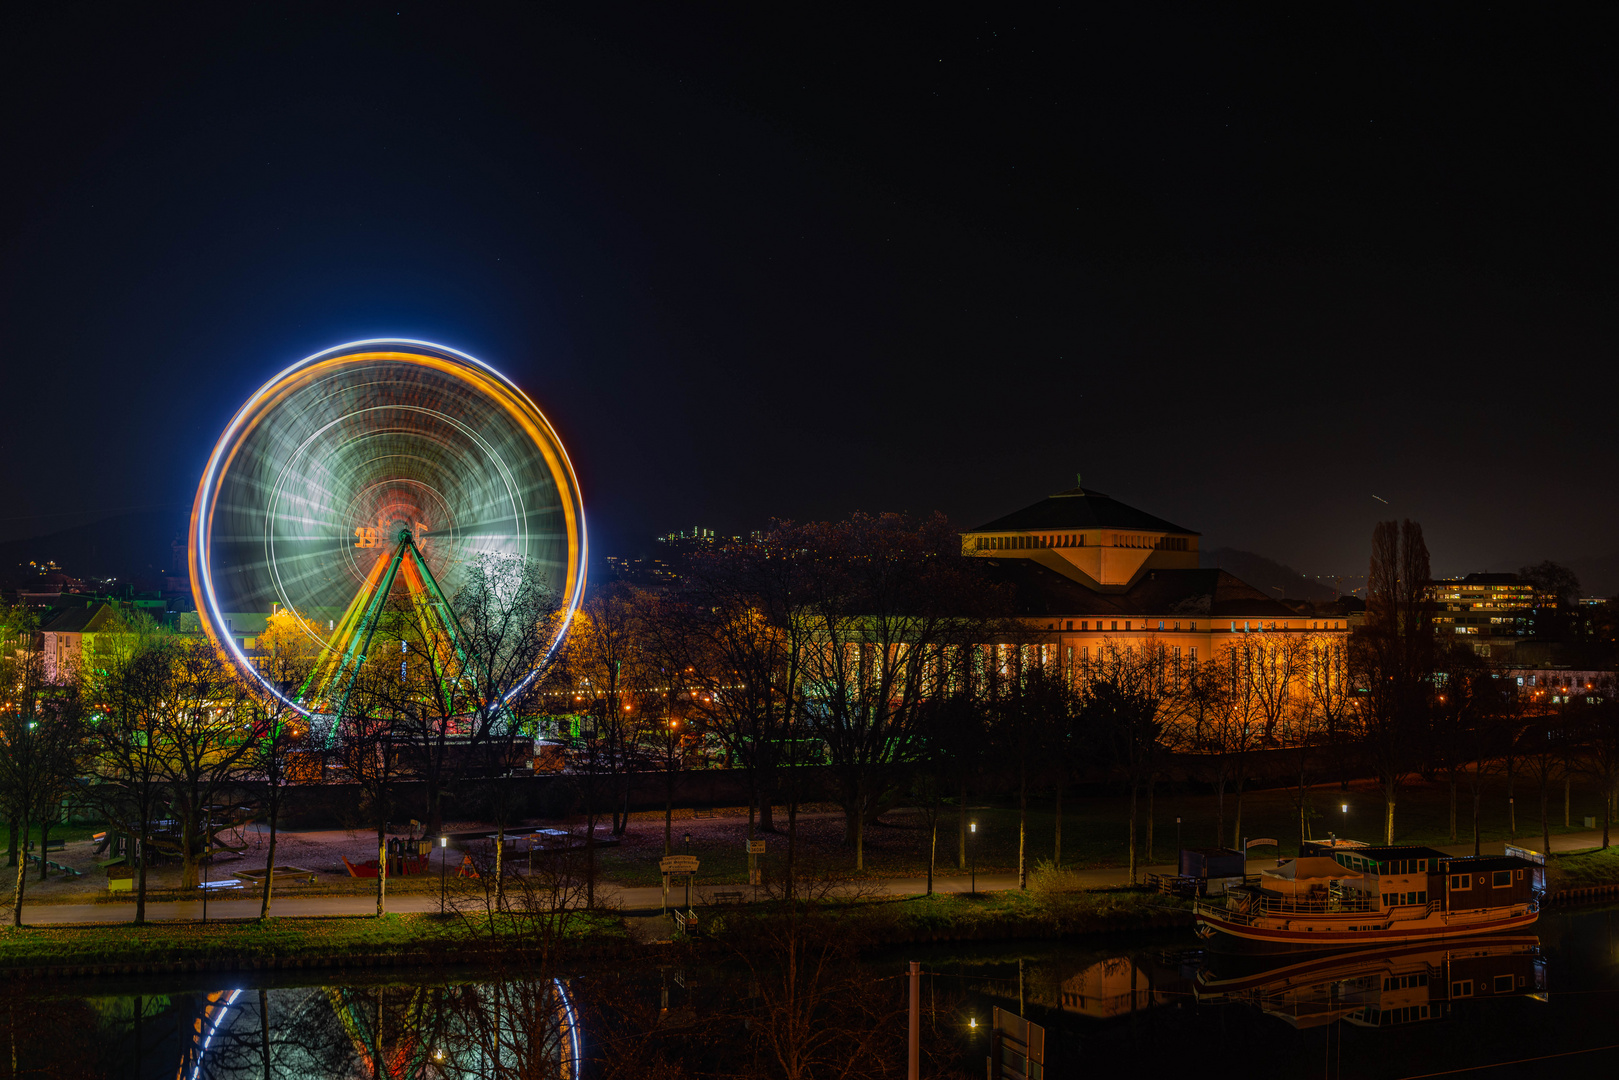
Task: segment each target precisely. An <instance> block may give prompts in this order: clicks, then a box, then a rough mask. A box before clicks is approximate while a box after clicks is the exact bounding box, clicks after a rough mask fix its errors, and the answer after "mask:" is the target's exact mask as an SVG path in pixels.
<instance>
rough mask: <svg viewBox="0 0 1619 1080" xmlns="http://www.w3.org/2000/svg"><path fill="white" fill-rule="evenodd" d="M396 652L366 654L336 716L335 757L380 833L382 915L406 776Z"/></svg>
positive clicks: (379, 905)
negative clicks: (392, 824) (398, 793)
mask: <svg viewBox="0 0 1619 1080" xmlns="http://www.w3.org/2000/svg"><path fill="white" fill-rule="evenodd" d="M392 660H393V657H391V656H388V657H386V658H378V657H376V656H373V657H370V658H366V659H365V660H364V662H363V663H362V664H361V665H360V667H359V670H358V671H356V672H355V676H354V688H353V690H352V691H351V692H350V693H349V696H348V702H347V705H346V707H345V709H344V711H343V715H341V716H339V717H337V718H336V730H335V739H334V747H333V751H332V753H333V757H334V758H335V761H336V764H337V767H338V769H339V771H340V772H341V773H342V775H343V777H344V778H345V779H347V780H348V781H349V782H350V783H352V784H354V785H356V786H357V787H358V788H359V789H360V793H361V808H362V810H363V811H365V812H367V814H368V816H369V817H370V818H371V823H372V825H373V826H374V827H375V828H376V834H377V917H378V918H381V917H382V916H383V915H384V914H385V913H386V912H387V909H388V906H387V905H388V822H389V819H390V817H391V815H392V814H393V811H394V805H393V804H394V793H395V789H396V788H397V787H398V784H399V781H400V780H401V779H402V778H403V769H402V767H401V761H400V747H401V744H402V743H403V742H404V739H403V738H402V737H401V736H400V731H401V729H402V728H403V726H404V725H402V724H401V723H400V722H399V713H398V711H397V710H398V708H399V698H398V693H397V679H398V676H397V674H396V673H395V671H394V669H393V667H392Z"/></svg>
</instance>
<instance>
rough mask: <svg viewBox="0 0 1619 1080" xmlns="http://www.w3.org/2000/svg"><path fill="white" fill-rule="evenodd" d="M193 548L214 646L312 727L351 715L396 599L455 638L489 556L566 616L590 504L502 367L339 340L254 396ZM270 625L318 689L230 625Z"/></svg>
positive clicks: (206, 490) (230, 440)
mask: <svg viewBox="0 0 1619 1080" xmlns="http://www.w3.org/2000/svg"><path fill="white" fill-rule="evenodd" d="M188 546H189V549H190V562H191V583H192V592H193V594H194V595H195V597H196V602H197V611H198V613H199V615H200V617H201V619H202V623H203V627H204V629H205V630H206V632H207V633H208V635H209V637H210V638H211V639H212V640H213V641H214V643H215V644H216V645H217V646H219V647H220V648H221V649H223V650H225V651H226V652H227V654H229V655H230V656H231V657H232V658H233V659H234V660H235V661H236V663H237V664H238V665H239V666H240V667H241V668H242V670H243V671H244V672H246V673H249V674H250V675H251V676H252V677H254V678H255V679H257V680H259V682H260V683H262V684H263V685H264V686H265V687H266V689H268V690H269V691H270V692H272V693H275V694H277V695H278V696H281V697H282V698H283V699H284V700H286V701H288V702H289V704H292V705H293V706H294V707H296V708H298V709H299V710H300V711H302V712H304V713H306V714H312V713H323V714H328V715H329V714H333V713H339V712H341V702H342V700H343V697H344V695H345V693H346V690H345V686H346V685H351V684H352V680H353V674H354V672H355V671H357V670H358V666H359V664H360V663H361V662H363V661H364V659H365V656H364V653H365V650H366V646H367V642H369V640H370V638H371V635H372V634H373V633H374V632H375V629H376V626H377V621H378V619H379V617H380V616H381V614H382V609H383V607H384V605H385V603H386V601H387V598H388V596H389V595H390V593H392V592H393V591H394V590H396V589H399V588H404V589H408V590H409V591H410V592H411V593H412V594H415V595H416V596H417V597H418V598H419V599H422V600H424V601H425V602H427V603H429V604H432V605H435V606H437V607H438V608H439V609H440V610H441V611H443V613H444V615H445V626H446V629H447V630H448V631H449V632H450V633H452V634H453V633H454V626H455V620H454V617H453V615H451V613H450V612H449V604H450V601H451V600H452V599H453V597H454V596H455V595H456V592H457V590H458V589H459V588H460V586H461V585H462V584H463V582H464V581H465V580H466V575H467V573H468V572H469V570H470V569H471V568H472V567H474V566H475V565H476V564H477V562H478V561H479V560H480V558H482V557H485V556H516V557H517V558H520V559H522V560H524V561H525V562H526V563H528V564H529V565H531V566H535V567H537V568H538V569H539V570H540V571H541V572H542V573H543V574H544V576H545V579H546V582H547V584H548V586H549V587H550V589H552V590H553V591H554V592H555V593H556V594H557V596H558V599H559V602H560V604H561V606H562V608H563V610H564V611H565V612H568V613H571V612H572V610H573V609H574V608H575V607H577V605H578V602H579V597H580V595H581V593H582V591H583V589H584V578H585V518H584V505H583V503H582V502H581V501H580V497H579V486H578V483H577V481H576V480H575V478H574V474H573V467H572V465H570V464H569V462H568V456H567V453H566V452H565V451H564V450H563V448H562V443H561V441H560V440H559V439H558V438H557V435H556V432H555V431H554V430H552V428H551V425H550V424H549V422H547V421H546V419H545V417H544V416H543V415H541V413H540V411H539V409H538V408H536V407H535V405H534V403H533V402H532V401H530V400H529V398H528V396H527V395H525V394H524V393H523V392H522V391H521V390H519V389H518V388H517V387H516V386H514V385H513V384H512V383H511V382H510V381H508V380H507V379H506V378H505V377H504V376H502V375H501V374H500V373H499V372H497V371H495V370H494V369H493V368H491V367H489V366H488V365H487V364H484V363H483V362H481V361H479V360H476V359H474V358H473V357H471V356H468V355H466V354H465V353H462V352H457V351H456V350H454V349H450V348H446V347H444V346H442V345H434V344H431V343H429V342H425V341H408V340H386V339H383V340H373V341H357V342H351V343H350V344H347V345H339V346H337V347H336V348H332V349H327V350H325V351H324V352H320V353H316V354H315V355H314V356H311V357H309V358H307V359H305V360H302V361H299V362H298V363H296V364H294V365H292V366H291V367H289V368H287V369H286V370H285V371H283V372H281V373H280V374H279V375H277V376H276V377H275V378H273V379H271V380H270V381H269V382H267V383H265V384H264V386H262V387H260V388H259V390H258V392H257V393H255V394H254V395H253V396H252V397H250V398H249V399H248V400H247V403H246V404H245V405H243V406H242V407H241V409H240V410H239V411H238V412H237V413H236V415H235V416H234V417H233V418H232V419H231V422H230V424H229V425H228V426H227V427H226V428H225V431H224V434H222V435H221V436H220V438H219V441H218V443H217V444H215V446H214V450H213V454H212V456H211V457H210V458H209V460H208V467H207V469H206V470H205V471H204V473H203V476H202V482H201V483H200V484H199V485H198V488H197V497H196V501H195V503H194V505H193V508H192V513H191V527H190V535H189V542H188ZM273 612H284V613H285V618H287V619H290V620H292V625H293V626H295V627H296V629H297V631H299V632H301V633H302V634H303V635H307V638H308V640H309V642H310V643H311V644H312V646H313V647H314V648H315V649H316V650H317V651H318V653H319V657H320V660H319V663H318V665H317V668H316V670H317V672H318V673H319V675H318V678H317V677H312V678H311V679H309V680H306V681H305V682H304V683H303V684H302V685H300V686H298V687H290V686H284V685H279V684H277V683H276V682H274V681H273V680H271V679H270V678H268V677H267V676H266V675H264V674H263V673H261V672H260V671H259V670H258V668H257V667H256V665H255V664H254V663H253V662H252V659H251V658H250V657H249V656H248V655H247V653H246V651H244V649H243V648H242V646H241V644H240V643H239V642H238V640H237V636H236V634H234V633H233V622H236V623H238V624H240V623H241V622H243V621H244V620H249V619H263V618H264V617H265V616H267V615H269V614H271V613H273ZM567 625H568V620H567V619H561V620H559V621H558V627H559V629H558V630H557V632H556V638H555V639H554V640H553V642H552V647H553V648H554V647H555V645H556V643H557V641H560V639H561V636H562V634H563V633H564V632H565V630H566V627H567Z"/></svg>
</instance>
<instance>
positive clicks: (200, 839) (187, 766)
mask: <svg viewBox="0 0 1619 1080" xmlns="http://www.w3.org/2000/svg"><path fill="white" fill-rule="evenodd" d="M156 656H162V657H163V658H164V659H166V660H167V665H166V669H165V670H163V671H162V672H160V673H157V674H158V677H160V678H161V679H162V680H163V681H162V692H161V693H160V694H159V695H158V696H157V697H156V698H155V699H154V700H152V701H151V702H150V703H149V707H150V708H152V709H153V710H154V712H155V715H156V717H157V735H158V738H159V739H160V740H161V744H162V751H163V752H162V753H161V754H160V756H159V759H158V760H159V768H160V770H161V775H162V777H163V781H164V785H165V787H166V788H167V789H168V795H169V806H170V808H171V810H172V812H173V813H174V816H175V819H176V821H177V823H178V825H179V837H178V847H179V851H178V853H179V855H180V859H181V864H182V871H181V877H180V887H181V888H182V889H195V888H196V887H197V884H198V881H199V880H200V878H201V874H200V871H199V863H200V862H201V860H202V859H203V857H204V856H205V855H206V854H207V853H208V852H209V851H211V850H212V848H213V846H214V844H215V841H216V837H217V835H218V833H219V831H220V830H221V829H222V828H224V827H225V825H226V824H227V822H226V820H225V819H224V818H222V817H219V816H216V815H215V813H214V812H213V809H212V807H213V805H214V802H215V800H216V799H217V798H219V797H220V796H221V794H222V793H223V792H225V791H226V790H227V789H229V788H231V787H234V786H235V785H236V784H237V783H238V782H239V781H240V780H241V779H242V774H243V765H244V762H245V760H246V758H247V756H248V754H249V751H250V749H251V747H252V742H251V739H250V738H249V736H250V733H251V731H252V718H251V707H252V699H251V697H250V696H249V695H248V693H247V691H246V688H245V687H244V685H243V683H242V681H241V680H240V679H239V678H238V677H237V673H236V671H235V670H234V669H233V668H232V667H231V666H230V664H229V663H228V662H227V661H226V660H225V658H224V657H223V656H222V655H220V653H219V652H218V651H217V650H216V649H214V647H213V646H212V645H211V644H206V643H202V642H195V643H193V642H176V643H175V644H174V645H173V646H171V647H170V648H168V649H166V650H163V651H162V653H160V654H154V657H156ZM160 843H161V842H160Z"/></svg>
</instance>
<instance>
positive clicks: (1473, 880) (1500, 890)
mask: <svg viewBox="0 0 1619 1080" xmlns="http://www.w3.org/2000/svg"><path fill="white" fill-rule="evenodd" d="M1438 880H1439V882H1440V883H1442V884H1440V885H1438V886H1436V887H1439V888H1443V889H1444V893H1445V910H1447V911H1466V910H1468V909H1470V908H1496V907H1504V906H1507V905H1509V904H1527V903H1529V902H1530V901H1531V900H1534V899H1535V897H1536V896H1538V895H1540V894H1541V893H1543V892H1545V890H1546V868H1545V867H1544V866H1540V865H1538V864H1536V863H1532V862H1530V861H1529V860H1528V859H1520V858H1518V857H1517V856H1516V855H1483V856H1480V857H1478V858H1473V857H1471V856H1467V857H1451V858H1448V859H1445V860H1444V861H1443V862H1442V863H1441V864H1440V866H1439V875H1438Z"/></svg>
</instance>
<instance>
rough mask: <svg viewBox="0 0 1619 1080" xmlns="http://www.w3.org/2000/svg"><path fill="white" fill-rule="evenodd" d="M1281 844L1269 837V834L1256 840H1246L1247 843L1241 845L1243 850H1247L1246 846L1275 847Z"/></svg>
mask: <svg viewBox="0 0 1619 1080" xmlns="http://www.w3.org/2000/svg"><path fill="white" fill-rule="evenodd" d="M1281 846H1282V845H1280V844H1278V843H1277V842H1276V841H1275V840H1274V839H1272V838H1271V837H1269V836H1261V837H1260V838H1259V839H1258V840H1250V841H1248V843H1247V844H1245V845H1244V846H1243V850H1244V851H1246V850H1248V848H1251V847H1275V848H1279V847H1281Z"/></svg>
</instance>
